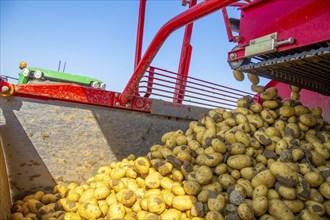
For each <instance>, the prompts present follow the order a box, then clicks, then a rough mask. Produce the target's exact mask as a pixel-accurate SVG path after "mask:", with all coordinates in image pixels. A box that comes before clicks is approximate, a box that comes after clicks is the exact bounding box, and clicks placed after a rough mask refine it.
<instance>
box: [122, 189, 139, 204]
mask: <svg viewBox="0 0 330 220" xmlns="http://www.w3.org/2000/svg"><path fill="white" fill-rule="evenodd" d="M121 192H122V195H121V198H120V200H119V201H120V202H121V203H122V204H123V205H125V206H128V207H130V206H132V205H133V204H134V203H135V201H136V199H137V196H136V194H135V192H134V191H133V190H130V189H124V190H123V191H121Z"/></svg>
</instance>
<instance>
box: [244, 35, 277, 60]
mask: <svg viewBox="0 0 330 220" xmlns="http://www.w3.org/2000/svg"><path fill="white" fill-rule="evenodd" d="M276 42H277V32H275V33H272V34H268V35H265V36H263V37H259V38H256V39H253V40H251V41H250V45H249V46H247V47H245V54H244V56H245V57H253V56H258V55H261V54H266V53H271V52H275V51H276Z"/></svg>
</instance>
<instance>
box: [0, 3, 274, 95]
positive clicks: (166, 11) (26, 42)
mask: <svg viewBox="0 0 330 220" xmlns="http://www.w3.org/2000/svg"><path fill="white" fill-rule="evenodd" d="M138 8H139V1H138V0H134V1H133V0H131V1H125V0H123V1H120V0H118V1H114V0H108V1H107V0H104V1H3V0H1V13H0V19H1V22H0V24H1V27H0V28H1V29H0V30H1V31H0V32H1V34H0V40H1V45H0V46H1V54H0V55H1V57H0V58H1V59H0V75H9V76H13V77H17V74H18V72H19V69H18V65H19V63H20V61H26V62H27V63H28V66H33V67H40V68H45V69H52V70H57V68H58V62H59V60H62V64H63V62H64V61H66V71H65V72H68V73H73V74H78V75H84V76H90V77H94V78H98V79H100V80H103V81H104V82H106V84H107V90H111V91H116V92H121V91H122V90H123V88H124V87H125V85H126V83H127V82H128V80H129V78H130V77H131V75H132V73H133V66H134V56H135V39H136V28H137V17H138ZM186 9H187V7H183V6H181V1H180V0H168V1H166V0H163V1H157V0H149V1H147V10H146V23H145V35H144V42H143V52H144V51H145V49H146V48H147V46H148V45H149V43H150V42H151V40H152V39H153V37H154V35H155V34H156V33H157V31H158V30H159V28H160V27H161V26H162V25H163V24H165V23H166V22H167V21H168V20H169V19H171V18H172V17H174V16H175V15H177V14H179V13H180V12H182V11H184V10H186ZM228 10H229V13H231V14H234V15H236V16H238V15H239V12H238V11H237V9H228ZM182 38H183V28H181V29H179V30H177V31H176V32H174V33H173V34H172V35H171V36H170V37H169V38H168V39H167V40H166V42H165V43H164V45H163V47H162V48H161V49H160V51H159V53H158V54H157V56H156V57H155V59H154V61H153V63H152V65H153V66H156V67H160V68H164V69H167V70H171V71H175V72H176V71H177V69H178V62H179V57H180V50H181V44H182ZM191 44H192V46H193V54H192V59H191V66H190V73H189V75H190V76H193V77H197V78H201V79H204V80H208V81H211V82H214V83H218V84H221V85H225V86H229V87H235V88H239V89H242V90H245V91H249V92H250V83H249V81H248V79H246V80H245V81H244V82H237V81H235V79H234V77H233V76H232V71H231V69H230V68H229V66H228V64H227V62H226V56H227V52H228V51H230V50H231V48H233V47H234V46H235V44H233V43H229V42H228V39H227V33H226V30H225V25H224V23H223V17H222V13H221V11H218V12H215V13H213V14H211V15H209V16H207V17H204V18H201V19H200V20H198V21H196V22H195V23H194V29H193V36H192V40H191ZM62 66H63V65H62ZM267 82H268V80H266V79H264V80H261V83H260V84H262V85H264V84H265V83H267Z"/></svg>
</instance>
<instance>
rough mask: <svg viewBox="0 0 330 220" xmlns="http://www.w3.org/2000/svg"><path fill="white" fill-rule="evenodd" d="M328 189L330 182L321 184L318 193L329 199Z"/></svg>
mask: <svg viewBox="0 0 330 220" xmlns="http://www.w3.org/2000/svg"><path fill="white" fill-rule="evenodd" d="M329 189H330V182H323V183H322V184H321V185H320V187H319V191H320V193H321V194H322V196H323V197H324V198H326V199H330V190H329Z"/></svg>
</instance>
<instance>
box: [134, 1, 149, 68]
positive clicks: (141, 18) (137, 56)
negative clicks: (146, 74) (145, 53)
mask: <svg viewBox="0 0 330 220" xmlns="http://www.w3.org/2000/svg"><path fill="white" fill-rule="evenodd" d="M146 2H147V0H140V7H139V18H138V26H137V33H136V48H135V62H134V69H135V68H136V66H137V65H138V64H139V62H140V60H141V54H142V43H143V30H144V18H145V12H146Z"/></svg>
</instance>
